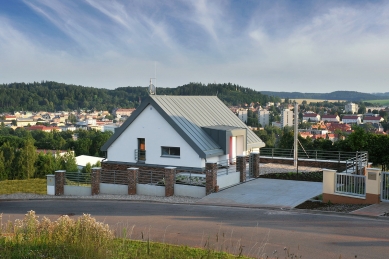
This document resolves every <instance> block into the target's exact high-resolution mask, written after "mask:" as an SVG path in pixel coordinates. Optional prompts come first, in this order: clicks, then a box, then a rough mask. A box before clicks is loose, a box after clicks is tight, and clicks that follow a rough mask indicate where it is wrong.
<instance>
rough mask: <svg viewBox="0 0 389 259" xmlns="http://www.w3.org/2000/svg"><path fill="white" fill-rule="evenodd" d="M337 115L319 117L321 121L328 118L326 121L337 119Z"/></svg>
mask: <svg viewBox="0 0 389 259" xmlns="http://www.w3.org/2000/svg"><path fill="white" fill-rule="evenodd" d="M337 116H338V115H330V114H329V115H323V116H321V118H322V119H326V118H328V119H336V117H337Z"/></svg>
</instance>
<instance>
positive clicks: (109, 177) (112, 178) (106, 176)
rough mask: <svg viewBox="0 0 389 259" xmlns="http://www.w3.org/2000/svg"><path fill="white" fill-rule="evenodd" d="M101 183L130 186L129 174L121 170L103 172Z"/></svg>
mask: <svg viewBox="0 0 389 259" xmlns="http://www.w3.org/2000/svg"><path fill="white" fill-rule="evenodd" d="M100 183H109V184H121V185H127V184H128V172H127V171H120V170H104V169H103V170H101V173H100Z"/></svg>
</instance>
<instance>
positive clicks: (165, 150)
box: [161, 147, 180, 157]
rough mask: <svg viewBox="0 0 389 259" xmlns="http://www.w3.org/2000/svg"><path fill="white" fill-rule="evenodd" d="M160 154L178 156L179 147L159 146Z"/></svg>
mask: <svg viewBox="0 0 389 259" xmlns="http://www.w3.org/2000/svg"><path fill="white" fill-rule="evenodd" d="M161 152H162V155H161V156H168V157H180V148H179V147H161Z"/></svg>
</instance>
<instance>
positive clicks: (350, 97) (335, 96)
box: [262, 91, 386, 101]
mask: <svg viewBox="0 0 389 259" xmlns="http://www.w3.org/2000/svg"><path fill="white" fill-rule="evenodd" d="M262 93H263V94H266V95H270V96H277V97H280V98H289V99H293V98H295V99H323V100H347V101H363V100H378V99H380V98H382V97H383V96H385V94H386V93H381V94H368V93H360V92H355V91H335V92H331V93H300V92H271V91H262Z"/></svg>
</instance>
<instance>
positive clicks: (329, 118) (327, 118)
mask: <svg viewBox="0 0 389 259" xmlns="http://www.w3.org/2000/svg"><path fill="white" fill-rule="evenodd" d="M321 120H322V121H327V122H339V121H340V118H339V116H338V115H323V116H321Z"/></svg>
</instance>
